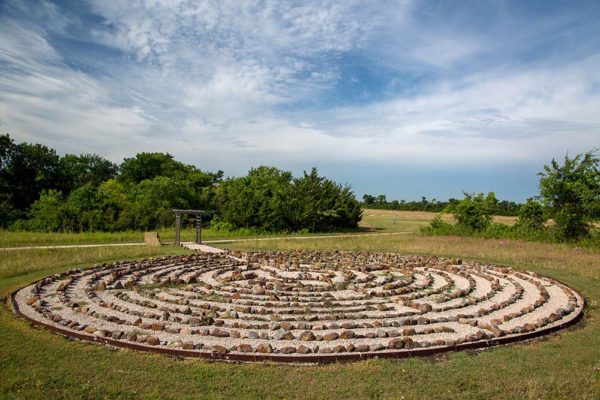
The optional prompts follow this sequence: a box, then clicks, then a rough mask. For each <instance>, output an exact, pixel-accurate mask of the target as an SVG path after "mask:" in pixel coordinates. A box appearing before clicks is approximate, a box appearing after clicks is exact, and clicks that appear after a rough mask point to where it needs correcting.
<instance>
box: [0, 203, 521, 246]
mask: <svg viewBox="0 0 600 400" xmlns="http://www.w3.org/2000/svg"><path fill="white" fill-rule="evenodd" d="M436 215H438V214H437V213H433V212H423V211H393V210H373V209H365V210H363V218H362V221H361V222H360V223H359V228H358V229H356V230H351V231H349V232H344V234H347V233H353V232H354V233H369V232H371V233H374V232H414V233H416V232H419V231H420V228H421V227H423V226H426V225H427V224H429V222H430V221H431V220H432V219H433V218H434V217H435V216H436ZM441 215H442V218H443V219H444V220H445V221H448V222H450V221H453V217H452V216H451V215H450V214H441ZM494 221H495V222H501V223H504V224H507V225H512V224H513V223H514V222H515V221H516V218H515V217H502V216H496V217H494ZM173 223H174V222H173ZM158 233H159V235H160V238H161V241H162V242H163V243H172V242H174V241H175V228H174V227H169V228H161V229H159V230H158ZM195 235H196V232H195V230H194V228H193V227H191V226H187V227H184V228H182V230H181V240H182V241H193V240H194V239H195ZM297 235H298V234H294V233H288V234H280V233H277V234H269V235H265V234H262V235H256V234H253V233H252V232H243V231H235V232H223V231H215V230H212V229H210V228H204V229H203V230H202V239H203V240H208V241H210V240H220V239H240V238H247V237H258V236H260V237H269V236H297ZM311 235H312V236H321V235H324V234H302V236H311ZM326 235H331V234H326ZM143 241H144V232H139V231H125V232H81V233H56V232H48V233H45V232H11V231H7V230H2V229H0V248H2V247H24V246H52V245H76V244H105V243H138V242H143Z"/></svg>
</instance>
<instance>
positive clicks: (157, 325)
mask: <svg viewBox="0 0 600 400" xmlns="http://www.w3.org/2000/svg"><path fill="white" fill-rule="evenodd" d="M151 328H152V330H153V331H164V330H165V324H160V323H154V324H152V326H151Z"/></svg>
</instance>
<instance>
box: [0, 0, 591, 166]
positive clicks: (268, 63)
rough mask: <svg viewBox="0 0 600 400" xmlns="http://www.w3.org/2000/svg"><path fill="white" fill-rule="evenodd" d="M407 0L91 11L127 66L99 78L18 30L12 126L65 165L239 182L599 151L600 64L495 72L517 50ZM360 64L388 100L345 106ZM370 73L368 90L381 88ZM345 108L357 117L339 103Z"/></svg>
mask: <svg viewBox="0 0 600 400" xmlns="http://www.w3.org/2000/svg"><path fill="white" fill-rule="evenodd" d="M392 3H393V2H392ZM392 3H387V2H383V3H377V4H375V5H373V4H372V3H370V2H354V1H352V2H333V1H331V2H317V1H314V2H313V1H309V2H300V3H288V2H280V1H274V0H273V1H250V2H242V3H240V2H236V1H213V2H209V1H202V2H196V1H184V0H181V1H175V0H173V1H156V0H155V1H132V2H106V1H93V2H92V3H91V4H92V10H93V11H94V12H96V13H97V14H99V15H100V16H102V17H103V18H104V21H103V22H102V25H101V26H99V25H96V26H94V27H93V28H92V30H91V31H89V32H86V33H87V35H91V36H92V37H93V38H94V41H95V42H93V43H89V45H90V46H107V47H110V48H111V49H113V50H114V49H116V50H118V51H119V52H121V53H118V54H119V56H114V55H112V56H111V57H112V58H111V59H110V60H109V61H106V64H102V65H103V66H102V67H101V66H98V65H99V64H100V63H99V61H102V60H95V61H98V62H94V60H93V62H92V63H90V64H91V66H92V67H94V68H95V67H97V68H98V69H99V72H100V73H97V72H98V71H87V70H86V69H85V68H76V67H73V66H72V65H71V64H70V63H69V62H68V61H73V60H69V59H67V58H68V57H69V56H68V55H65V54H64V53H63V52H61V48H60V47H58V46H57V45H56V44H54V45H53V44H52V41H51V39H50V38H49V36H48V35H47V32H45V31H44V30H43V29H42V28H41V27H37V26H35V24H22V23H20V22H17V21H15V20H12V19H11V18H9V17H3V18H0V22H1V24H0V71H2V74H1V75H0V91H1V93H0V119H1V120H2V121H3V122H4V124H5V125H6V126H5V127H3V128H5V129H6V128H8V130H9V131H10V132H11V133H13V134H14V135H16V136H17V137H18V138H20V139H22V140H28V141H33V142H40V141H41V142H44V143H47V144H49V145H51V146H53V147H57V148H58V149H59V150H60V151H63V152H65V151H69V152H98V153H101V154H103V155H105V156H107V157H110V158H111V159H113V160H115V161H119V160H120V159H121V158H122V157H124V156H131V155H132V154H135V153H136V152H139V151H168V152H171V153H172V154H174V155H175V156H176V157H177V158H180V159H182V160H184V161H187V162H192V163H196V164H198V165H200V166H201V167H202V168H207V169H214V170H216V169H224V170H226V172H227V173H243V172H244V171H245V170H246V169H247V168H249V167H250V166H255V165H258V164H271V165H277V166H279V167H282V168H287V166H289V165H305V166H306V168H308V167H310V166H312V165H319V164H323V163H329V164H331V163H337V164H341V165H353V164H355V163H362V164H365V163H367V164H371V165H374V166H379V167H377V168H387V167H389V168H392V169H393V168H398V167H402V166H404V167H406V166H413V167H416V168H421V167H422V166H432V165H434V166H438V167H440V168H444V167H445V166H467V167H469V168H471V167H473V166H477V165H480V164H488V165H489V164H496V165H499V166H501V165H503V164H507V163H509V164H510V163H535V164H536V165H539V164H540V163H543V162H547V160H548V159H549V158H550V157H552V156H561V155H562V154H564V152H565V151H566V150H571V151H572V152H579V151H584V150H587V149H589V148H590V147H593V146H594V145H598V144H599V143H600V139H599V133H598V132H599V129H598V128H599V127H600V116H599V115H598V113H597V110H599V109H600V91H599V90H598V88H599V87H600V72H599V71H600V69H598V68H597V66H598V65H600V58H599V56H598V54H599V53H598V51H595V52H593V54H591V55H588V56H586V57H576V58H574V59H567V60H560V62H549V63H547V64H545V63H534V64H529V63H525V62H520V61H519V60H517V61H514V60H513V61H514V62H512V63H511V62H509V61H510V60H506V62H504V61H503V62H502V63H498V64H497V65H493V66H491V67H490V66H489V65H486V62H487V59H486V57H488V56H489V54H490V52H491V51H493V50H499V49H502V46H505V45H506V44H502V45H498V44H497V43H495V42H494V41H493V40H491V39H490V38H489V37H486V36H485V35H484V34H480V35H475V34H473V33H472V32H468V31H463V30H461V29H459V28H460V27H457V26H447V27H444V29H431V27H432V23H431V22H430V23H427V24H425V23H421V22H422V21H420V20H419V19H418V17H417V16H416V14H415V13H414V10H415V9H416V8H417V7H418V4H414V3H412V2H403V3H399V5H398V4H396V3H393V4H392ZM44 4H46V3H44ZM382 4H383V5H385V7H383V6H382ZM49 9H50V10H54V11H48V13H49V14H51V13H52V12H54V13H55V11H56V10H55V7H54V8H53V7H49ZM70 24H75V22H73V21H65V20H64V18H62V19H61V20H60V23H58V24H57V27H56V28H55V29H54V28H53V29H54V31H55V32H61V31H64V32H67V31H69V27H70ZM82 25H83V24H82V23H81V21H79V22H78V23H77V26H82ZM551 26H554V25H551ZM527 29H528V32H529V30H531V29H534V28H532V27H528V28H527ZM544 29H545V30H548V29H550V28H548V24H545V25H544ZM65 35H66V34H65ZM69 35H71V36H69V38H72V37H73V33H69ZM516 35H517V34H516ZM528 35H529V36H530V33H527V34H524V33H523V34H521V36H520V37H527V36H528ZM517 36H518V35H517ZM86 40H89V37H86ZM104 51H106V49H104ZM482 55H483V56H482ZM498 57H499V58H501V54H500V55H498ZM365 58H366V59H367V61H366V62H363V61H364V60H363V59H365ZM112 62H114V65H112V64H111V63H112ZM352 62H355V63H357V64H359V65H358V67H357V68H356V69H357V70H359V69H360V68H373V69H372V71H370V72H372V73H373V74H380V75H379V77H380V78H381V79H382V80H385V79H386V78H389V81H390V82H389V84H388V85H385V84H383V85H382V86H383V88H379V89H377V90H381V91H382V92H385V93H386V96H387V97H386V98H385V99H384V100H383V99H381V98H379V97H377V96H375V99H376V100H375V101H373V102H371V103H368V104H356V103H353V104H355V105H352V106H347V105H345V104H348V103H352V102H350V101H348V100H350V99H347V98H344V96H345V94H344V92H343V91H341V92H339V93H338V92H336V90H338V89H339V88H340V87H344V85H345V84H346V83H348V82H345V81H343V79H345V77H346V75H344V73H345V72H344V71H343V69H344V68H349V67H348V65H346V64H345V63H350V64H351V63H352ZM360 62H363V64H360ZM465 64H467V65H469V69H468V70H464V71H463V70H462V69H461V68H462V66H464V65H465ZM482 66H483V67H482ZM359 67H360V68H359ZM352 76H354V74H353V75H352ZM357 76H358V78H357V77H354V81H353V82H352V84H356V85H361V84H362V85H365V88H366V89H369V87H368V84H365V83H363V82H361V81H360V79H359V78H360V75H359V74H357ZM415 76H416V77H417V78H422V79H424V80H425V81H426V82H425V83H421V82H419V81H416V82H412V81H411V79H413V78H414V77H415ZM392 82H394V83H392ZM396 87H406V88H407V89H406V90H397V89H396ZM332 94H333V95H334V96H333V97H335V96H337V97H338V98H340V99H339V100H338V103H341V104H342V105H341V106H340V105H338V104H336V102H335V101H333V102H329V103H328V102H326V101H323V99H324V98H325V97H327V96H328V95H332ZM330 103H333V105H331V104H330ZM297 104H300V105H299V106H296V105H297ZM381 165H385V167H381Z"/></svg>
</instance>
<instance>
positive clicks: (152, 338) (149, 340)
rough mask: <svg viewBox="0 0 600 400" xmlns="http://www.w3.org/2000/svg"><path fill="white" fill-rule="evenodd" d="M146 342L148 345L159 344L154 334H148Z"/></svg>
mask: <svg viewBox="0 0 600 400" xmlns="http://www.w3.org/2000/svg"><path fill="white" fill-rule="evenodd" d="M146 343H148V344H149V345H150V346H157V345H159V344H160V340H158V338H157V337H156V336H148V337H147V338H146Z"/></svg>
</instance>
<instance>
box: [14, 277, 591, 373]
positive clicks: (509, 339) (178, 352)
mask: <svg viewBox="0 0 600 400" xmlns="http://www.w3.org/2000/svg"><path fill="white" fill-rule="evenodd" d="M536 274H537V275H538V276H540V277H542V278H544V279H547V280H548V281H550V282H552V283H555V284H559V285H564V286H567V285H565V284H564V283H562V282H560V281H558V280H556V279H554V278H550V277H547V276H545V275H542V274H538V273H536ZM44 279H45V278H41V279H39V280H36V281H34V282H31V283H29V284H28V285H25V286H22V287H19V288H17V289H16V290H14V291H13V292H12V293H11V295H10V299H11V305H12V308H13V311H14V312H15V314H16V315H17V316H18V317H20V318H22V319H23V320H25V321H28V322H29V323H31V324H32V325H34V326H36V327H40V328H44V329H48V330H50V331H52V332H54V333H58V334H60V335H62V336H65V337H67V338H71V339H77V340H82V341H86V342H92V343H102V344H106V345H110V346H114V347H120V348H126V349H132V350H137V351H144V352H150V353H157V354H163V355H168V356H174V357H190V358H191V357H193V358H203V359H207V360H222V361H239V362H256V361H273V362H279V363H304V364H315V363H320V364H324V363H333V362H348V361H359V360H367V359H371V358H390V359H401V358H409V357H427V356H432V355H436V354H442V353H447V352H451V351H462V350H475V349H487V348H490V347H493V346H500V345H505V344H511V343H516V342H521V341H525V340H530V339H534V338H539V337H542V336H545V335H549V334H552V333H555V332H558V331H560V330H563V329H565V328H568V327H571V326H573V325H575V324H576V323H578V322H579V321H580V320H581V319H582V318H583V317H584V309H585V307H586V305H587V301H586V298H585V297H584V296H583V295H582V294H581V293H579V291H577V290H575V289H573V288H571V287H570V286H567V287H568V288H569V289H570V290H571V291H573V293H575V294H576V295H577V296H578V297H579V298H580V300H581V306H580V307H579V310H578V311H577V312H576V314H575V315H574V316H573V317H572V318H571V319H569V320H568V321H564V322H563V323H561V324H558V325H551V326H547V327H544V328H541V329H539V330H535V331H532V332H527V333H522V334H516V335H515V334H513V335H507V336H503V337H498V338H494V339H486V340H480V341H476V342H466V343H460V344H456V345H454V346H436V347H429V348H415V349H404V350H400V351H394V350H392V351H377V352H363V353H358V352H355V353H331V354H319V353H317V354H314V355H311V356H310V357H306V356H298V355H276V354H262V353H252V354H239V353H226V354H219V353H216V352H206V351H204V352H199V351H197V350H183V349H170V348H164V347H154V346H148V345H144V344H139V343H131V342H126V341H121V340H115V339H111V338H103V337H98V336H94V335H91V334H83V333H78V332H74V331H71V330H68V329H62V328H59V327H57V326H54V325H51V324H47V323H45V322H42V321H39V320H36V319H34V318H31V317H29V316H27V315H25V314H24V313H23V312H22V311H21V310H20V309H19V305H18V303H17V301H16V298H15V297H16V294H17V292H19V291H20V290H22V289H23V288H25V287H26V286H29V285H32V284H36V283H38V282H40V281H42V280H44Z"/></svg>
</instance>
